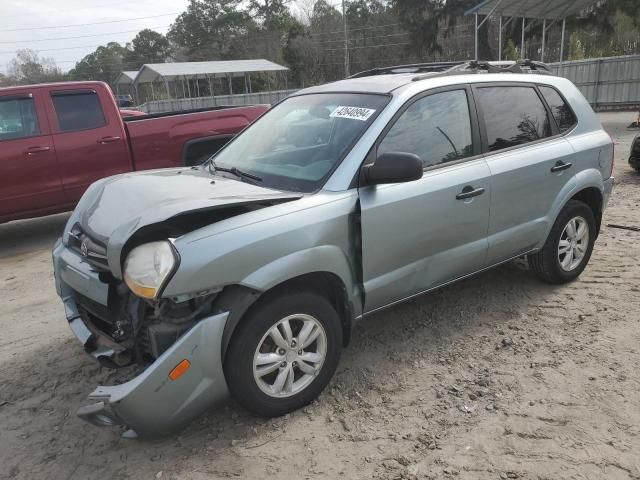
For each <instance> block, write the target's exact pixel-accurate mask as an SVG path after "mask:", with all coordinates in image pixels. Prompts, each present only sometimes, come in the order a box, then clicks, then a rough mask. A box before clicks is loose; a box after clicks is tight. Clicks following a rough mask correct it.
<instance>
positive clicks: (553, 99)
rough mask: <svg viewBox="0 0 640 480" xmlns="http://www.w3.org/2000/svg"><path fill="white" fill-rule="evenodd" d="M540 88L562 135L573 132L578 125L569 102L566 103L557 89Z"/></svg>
mask: <svg viewBox="0 0 640 480" xmlns="http://www.w3.org/2000/svg"><path fill="white" fill-rule="evenodd" d="M538 88H539V89H540V93H542V96H543V97H544V99H545V101H546V102H547V105H549V108H550V109H551V113H552V114H553V118H554V119H555V121H556V123H557V124H558V130H560V133H564V132H567V131H569V130H571V129H572V128H573V127H574V126H575V124H576V123H578V120H577V119H576V116H575V114H574V113H573V110H571V107H569V105H568V104H567V102H565V101H564V99H563V98H562V97H561V96H560V94H559V93H558V92H557V91H556V89H555V88H553V87H545V86H542V85H541V86H539V87H538Z"/></svg>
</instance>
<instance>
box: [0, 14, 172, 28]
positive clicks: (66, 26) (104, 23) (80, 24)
mask: <svg viewBox="0 0 640 480" xmlns="http://www.w3.org/2000/svg"><path fill="white" fill-rule="evenodd" d="M181 13H183V12H173V13H163V14H162V15H151V16H148V17H136V18H125V19H122V20H108V21H104V22H93V23H75V24H73V25H55V26H53V27H29V28H13V29H9V30H0V32H21V31H25V30H48V29H52V28H72V27H88V26H91V25H106V24H108V23H122V22H132V21H134V20H146V19H149V18H159V17H168V16H171V15H180V14H181Z"/></svg>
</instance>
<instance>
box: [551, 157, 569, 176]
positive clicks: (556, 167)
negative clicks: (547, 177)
mask: <svg viewBox="0 0 640 480" xmlns="http://www.w3.org/2000/svg"><path fill="white" fill-rule="evenodd" d="M571 165H573V164H572V163H564V162H563V161H562V160H558V161H557V162H556V164H555V165H554V166H553V167H551V171H552V172H553V173H556V172H561V171H563V170H566V169H567V168H571Z"/></svg>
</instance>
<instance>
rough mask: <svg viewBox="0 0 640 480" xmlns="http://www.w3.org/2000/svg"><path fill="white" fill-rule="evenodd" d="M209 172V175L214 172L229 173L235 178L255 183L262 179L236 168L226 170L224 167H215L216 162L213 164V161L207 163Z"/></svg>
mask: <svg viewBox="0 0 640 480" xmlns="http://www.w3.org/2000/svg"><path fill="white" fill-rule="evenodd" d="M212 167H213V171H212ZM209 171H210V172H211V173H215V172H227V173H231V174H232V175H235V176H236V177H239V178H249V179H251V180H255V181H257V182H261V181H262V178H261V177H259V176H258V175H254V174H253V173H249V172H244V171H242V170H240V169H239V168H236V167H231V168H226V167H219V166H217V165H216V162H214V161H213V160H210V161H209Z"/></svg>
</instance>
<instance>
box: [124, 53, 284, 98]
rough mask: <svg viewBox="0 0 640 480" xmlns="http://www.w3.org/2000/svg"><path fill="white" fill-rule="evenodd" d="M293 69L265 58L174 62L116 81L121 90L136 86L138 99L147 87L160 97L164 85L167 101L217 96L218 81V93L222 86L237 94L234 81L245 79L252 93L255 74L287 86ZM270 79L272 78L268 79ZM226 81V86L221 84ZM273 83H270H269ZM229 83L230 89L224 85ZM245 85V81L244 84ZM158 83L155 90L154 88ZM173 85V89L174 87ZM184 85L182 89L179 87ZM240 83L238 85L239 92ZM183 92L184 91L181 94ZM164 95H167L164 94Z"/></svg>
mask: <svg viewBox="0 0 640 480" xmlns="http://www.w3.org/2000/svg"><path fill="white" fill-rule="evenodd" d="M288 70H289V69H288V68H287V67H283V66H282V65H278V64H277V63H274V62H271V61H269V60H264V59H256V60H222V61H210V62H174V63H148V64H145V65H142V67H141V68H140V70H138V71H137V72H136V71H124V72H122V73H121V74H120V76H119V77H118V79H117V80H116V82H115V86H116V89H118V87H124V86H129V87H132V88H133V90H134V91H135V93H136V97H137V96H138V88H139V87H141V86H143V85H147V87H145V89H144V90H145V91H150V93H151V98H152V99H155V98H156V88H157V86H158V85H157V84H158V83H160V84H164V89H165V90H166V97H167V98H179V97H180V98H192V97H193V96H194V95H195V96H198V97H199V96H200V95H201V91H203V92H204V93H206V96H214V95H215V93H214V85H215V84H216V82H217V85H218V87H216V88H217V89H218V90H220V88H221V86H222V87H224V89H223V90H226V91H225V94H226V93H228V94H233V85H234V82H233V79H234V78H238V77H241V78H242V77H243V78H244V92H245V93H250V92H251V91H252V88H251V74H252V73H253V74H257V73H266V74H275V75H276V81H277V80H278V75H281V76H282V80H283V83H284V84H285V89H286V84H287V77H286V72H287V71H288ZM268 78H269V77H268ZM220 79H223V83H222V84H221V83H220ZM267 81H269V80H267ZM225 83H226V86H224V84H225ZM240 83H242V82H240ZM154 84H155V87H154ZM171 85H173V88H172V87H171ZM179 85H181V87H182V88H181V89H180V88H179ZM237 87H238V82H236V89H237ZM180 90H181V92H180ZM162 96H164V94H163V95H162Z"/></svg>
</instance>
